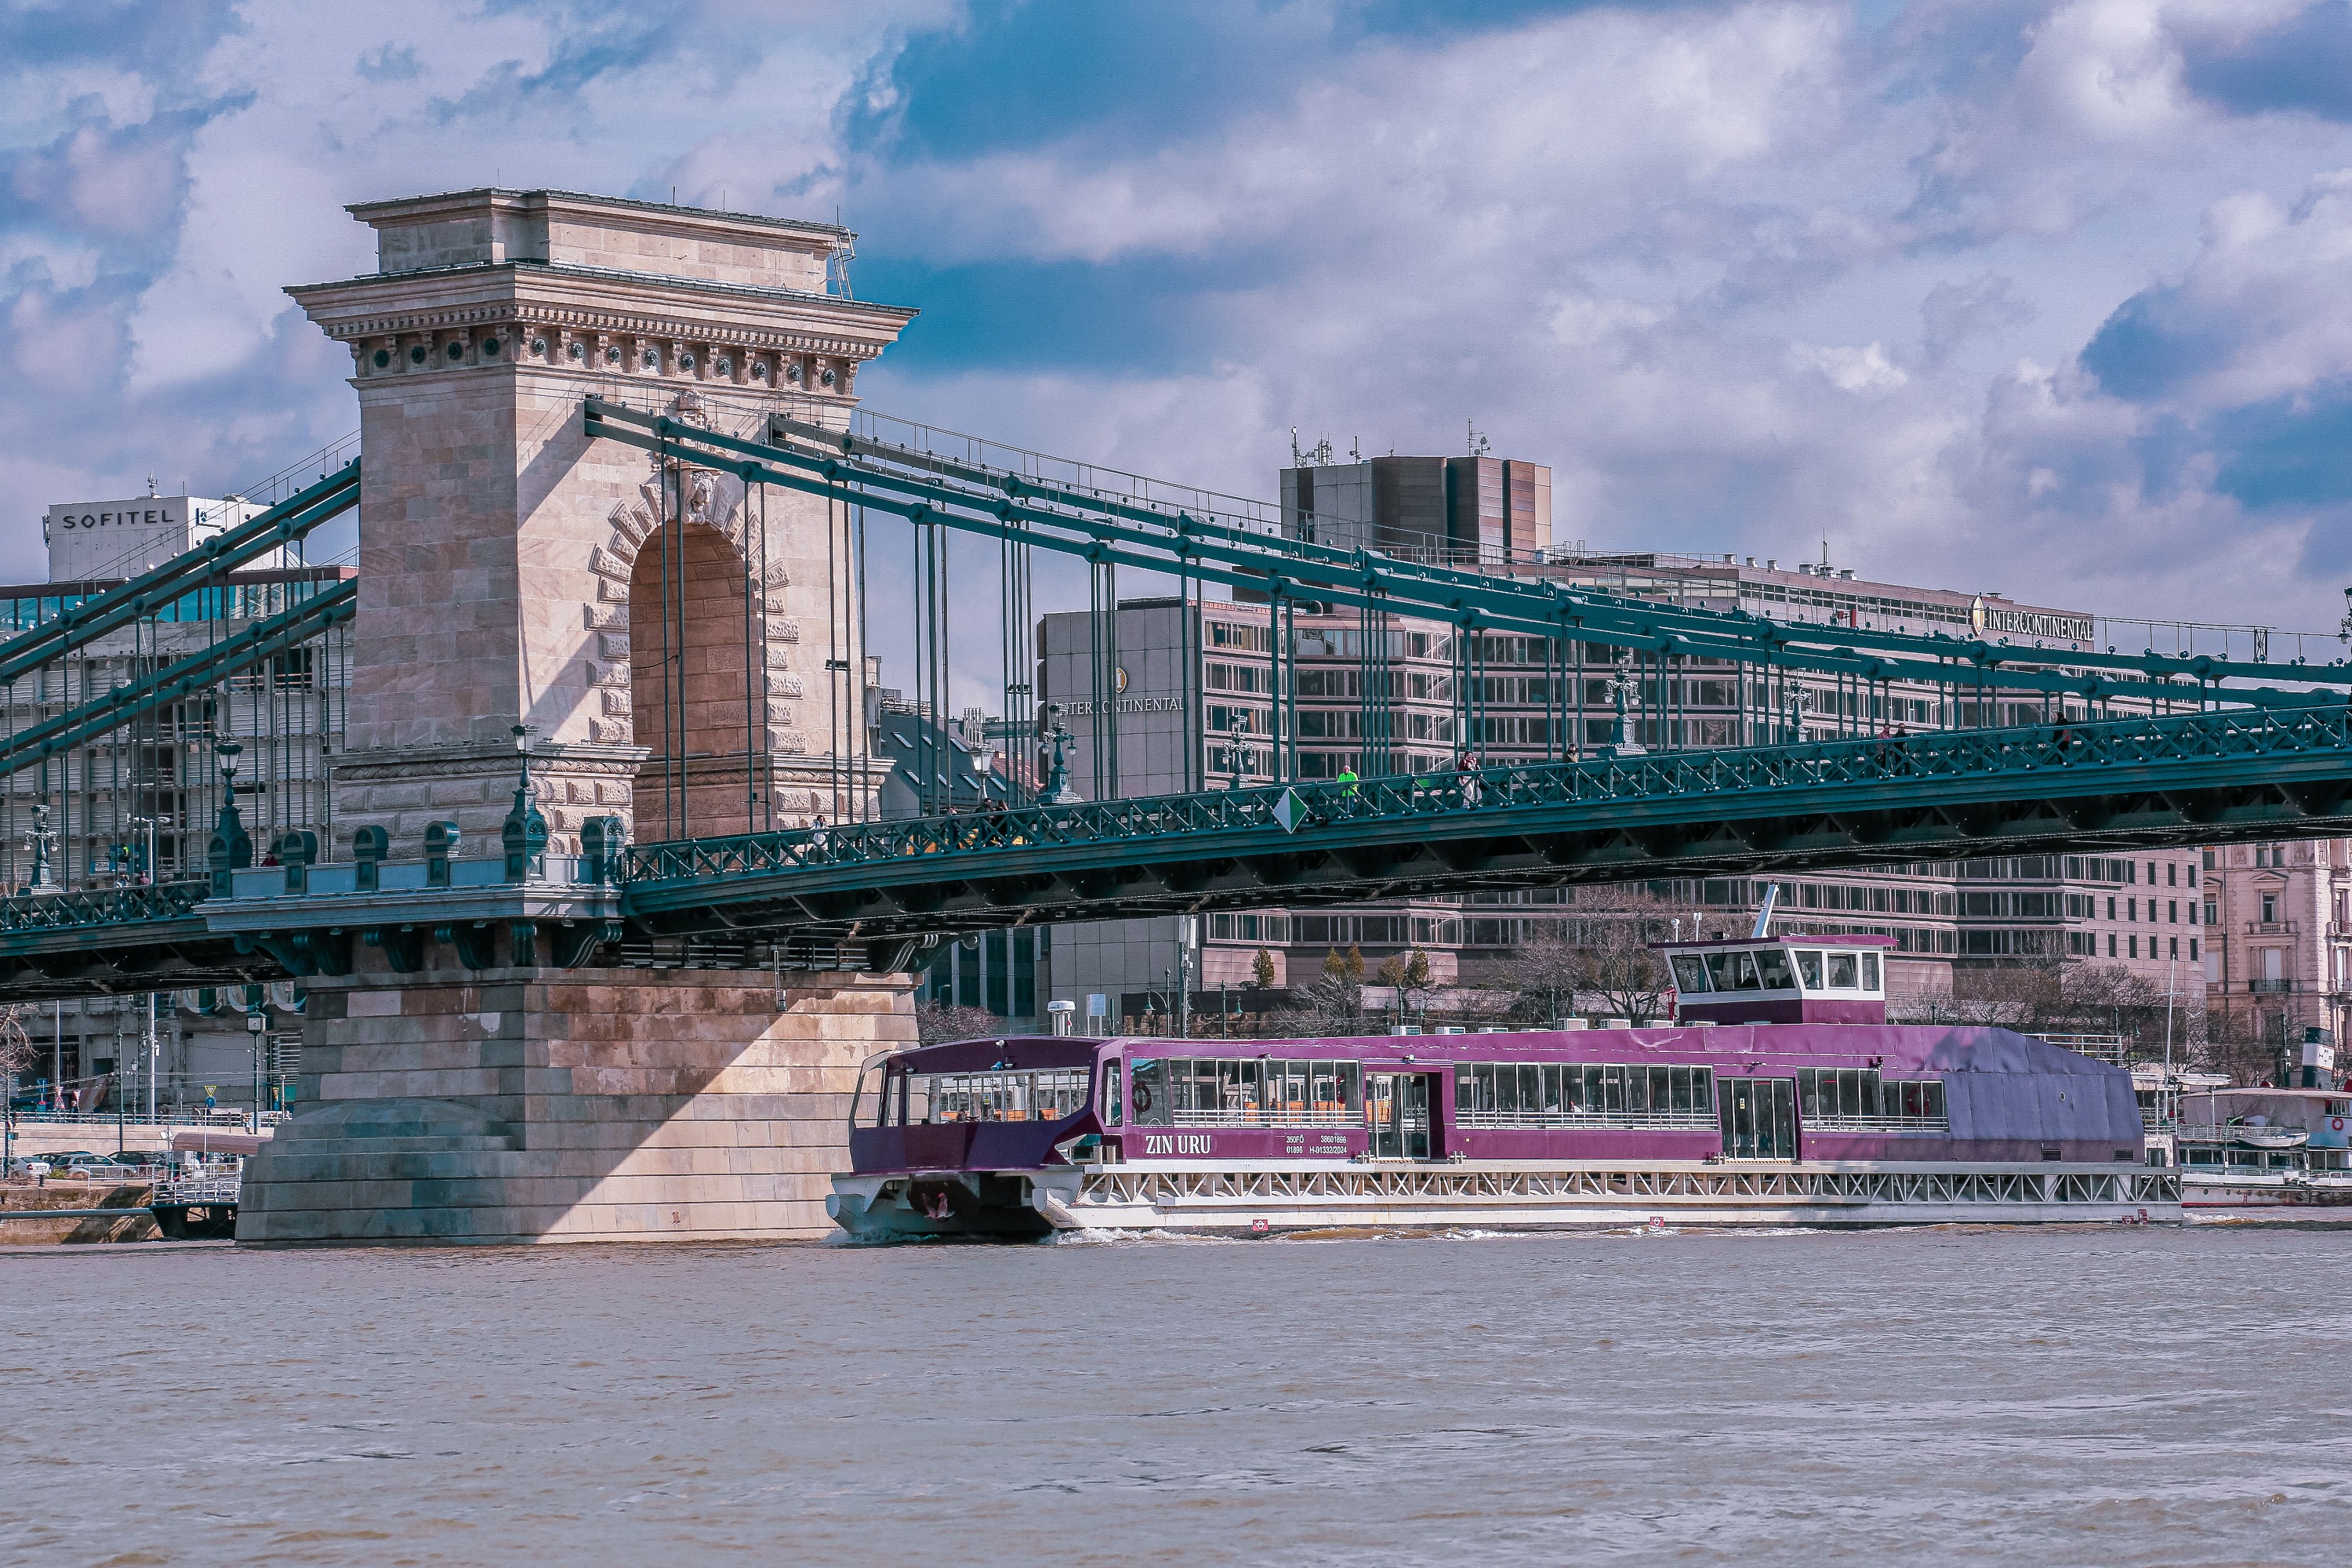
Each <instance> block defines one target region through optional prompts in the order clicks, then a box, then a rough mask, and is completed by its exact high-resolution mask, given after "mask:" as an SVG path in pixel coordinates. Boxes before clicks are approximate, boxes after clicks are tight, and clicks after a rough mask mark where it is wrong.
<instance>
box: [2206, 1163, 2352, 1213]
mask: <svg viewBox="0 0 2352 1568" xmlns="http://www.w3.org/2000/svg"><path fill="white" fill-rule="evenodd" d="M2180 1206H2181V1208H2182V1210H2183V1211H2184V1212H2185V1213H2186V1214H2187V1215H2189V1217H2190V1218H2192V1219H2199V1220H2212V1219H2290V1218H2303V1219H2310V1220H2326V1221H2331V1222H2335V1223H2338V1224H2347V1225H2352V1173H2326V1174H2321V1175H2306V1174H2305V1173H2302V1172H2299V1171H2270V1172H2263V1171H2243V1172H2229V1171H2200V1170H2198V1169H2197V1168H2196V1167H2194V1166H2190V1167H2189V1168H2188V1169H2187V1170H2184V1171H2182V1172H2181V1173H2180Z"/></svg>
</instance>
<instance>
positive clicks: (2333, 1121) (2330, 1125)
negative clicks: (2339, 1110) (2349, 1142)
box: [2327, 1116, 2344, 1132]
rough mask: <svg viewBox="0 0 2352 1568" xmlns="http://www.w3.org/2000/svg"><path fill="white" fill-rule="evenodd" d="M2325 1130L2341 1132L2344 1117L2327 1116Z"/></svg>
mask: <svg viewBox="0 0 2352 1568" xmlns="http://www.w3.org/2000/svg"><path fill="white" fill-rule="evenodd" d="M2327 1130H2328V1131H2330V1132H2341V1131H2344V1118H2342V1117H2340V1116H2331V1117H2329V1118H2328V1119H2327Z"/></svg>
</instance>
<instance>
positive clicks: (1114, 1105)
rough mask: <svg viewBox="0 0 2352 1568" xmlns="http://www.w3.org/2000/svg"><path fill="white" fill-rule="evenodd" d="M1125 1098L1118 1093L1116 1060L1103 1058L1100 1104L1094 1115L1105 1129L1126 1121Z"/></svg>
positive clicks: (1115, 1058)
mask: <svg viewBox="0 0 2352 1568" xmlns="http://www.w3.org/2000/svg"><path fill="white" fill-rule="evenodd" d="M1126 1111H1127V1096H1126V1095H1125V1094H1124V1093H1122V1092H1121V1091H1120V1089H1119V1081H1118V1058H1117V1057H1105V1058H1103V1063H1102V1104H1101V1106H1100V1107H1099V1108H1098V1109H1097V1110H1096V1112H1095V1114H1096V1115H1097V1116H1098V1117H1100V1118H1101V1119H1102V1124H1103V1125H1104V1126H1105V1127H1117V1126H1118V1125H1119V1124H1120V1123H1121V1122H1122V1121H1125V1120H1126Z"/></svg>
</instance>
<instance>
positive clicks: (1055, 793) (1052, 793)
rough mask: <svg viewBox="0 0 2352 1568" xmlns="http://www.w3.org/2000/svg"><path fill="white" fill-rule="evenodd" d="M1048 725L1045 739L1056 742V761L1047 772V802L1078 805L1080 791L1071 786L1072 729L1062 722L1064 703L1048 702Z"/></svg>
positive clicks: (1046, 709)
mask: <svg viewBox="0 0 2352 1568" xmlns="http://www.w3.org/2000/svg"><path fill="white" fill-rule="evenodd" d="M1045 722H1046V725H1047V728H1046V731H1045V739H1046V740H1048V741H1051V742H1054V761H1053V763H1052V764H1051V765H1050V767H1049V768H1048V769H1047V771H1046V773H1045V805H1077V804H1078V792H1077V791H1076V790H1074V789H1072V788H1071V787H1070V741H1071V738H1072V737H1071V735H1070V730H1069V726H1068V725H1066V724H1065V723H1063V722H1062V705H1061V704H1060V703H1058V702H1053V703H1048V704H1047V705H1046V707H1045Z"/></svg>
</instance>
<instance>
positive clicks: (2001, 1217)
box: [1030, 1162, 2181, 1235]
mask: <svg viewBox="0 0 2352 1568" xmlns="http://www.w3.org/2000/svg"><path fill="white" fill-rule="evenodd" d="M1030 1193H1031V1201H1032V1204H1033V1205H1034V1207H1035V1208H1036V1210H1037V1212H1038V1213H1039V1214H1040V1215H1043V1216H1044V1218H1045V1221H1046V1223H1047V1224H1048V1225H1050V1226H1052V1227H1053V1228H1054V1229H1055V1230H1077V1229H1085V1230H1114V1231H1117V1230H1126V1231H1141V1230H1154V1231H1162V1230H1164V1231H1202V1232H1215V1233H1223V1234H1240V1235H1252V1234H1264V1233H1266V1232H1269V1231H1297V1230H1318V1229H1333V1228H1369V1229H1394V1228H1412V1229H1427V1228H1447V1229H1478V1230H1486V1229H1494V1230H1564V1229H1617V1228H1625V1227H1630V1226H1654V1225H1664V1226H1895V1225H2049V1224H2085V1223H2088V1224H2111V1223H2129V1224H2140V1223H2150V1224H2179V1222H2180V1219H2181V1206H2180V1196H2179V1194H2180V1181H2179V1173H2177V1172H2173V1171H2168V1170H2163V1169H2155V1168H2150V1167H2147V1166H2140V1165H2073V1164H2068V1165H2060V1164H2051V1165H2042V1166H2037V1167H2031V1168H2022V1169H2021V1168H2020V1167H2018V1166H2016V1165H1958V1164H1954V1165H1928V1164H1916V1165H1913V1164H1901V1165H1898V1164H1891V1163H1890V1164H1867V1165H1866V1164H1834V1165H1820V1164H1813V1165H1803V1166H1798V1165H1788V1164H1765V1163H1754V1164H1747V1163H1725V1164H1715V1165H1708V1164H1684V1163H1664V1162H1659V1163H1641V1164H1605V1163H1580V1164H1574V1165H1532V1164H1525V1163H1499V1162H1498V1163H1465V1164H1394V1165H1388V1164H1377V1163H1375V1164H1351V1165H1346V1166H1337V1167H1335V1166H1332V1165H1328V1164H1280V1163H1268V1164H1263V1165H1236V1166H1231V1167H1203V1166H1202V1165H1200V1164H1198V1163H1181V1162H1166V1163H1153V1164H1141V1163H1137V1164H1122V1165H1099V1166H1089V1167H1086V1168H1084V1169H1080V1170H1073V1171H1066V1172H1038V1173H1033V1174H1032V1176H1031V1178H1030Z"/></svg>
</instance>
